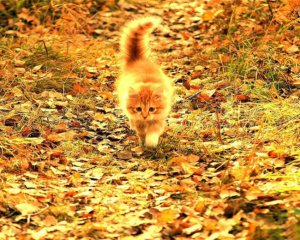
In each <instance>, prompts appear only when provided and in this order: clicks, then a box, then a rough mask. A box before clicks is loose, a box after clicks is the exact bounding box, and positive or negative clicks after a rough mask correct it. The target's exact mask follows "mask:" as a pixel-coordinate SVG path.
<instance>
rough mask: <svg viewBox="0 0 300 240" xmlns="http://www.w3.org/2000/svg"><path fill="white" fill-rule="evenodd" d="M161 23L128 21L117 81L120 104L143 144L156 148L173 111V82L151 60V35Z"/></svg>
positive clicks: (139, 20) (154, 20)
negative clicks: (149, 39) (149, 42)
mask: <svg viewBox="0 0 300 240" xmlns="http://www.w3.org/2000/svg"><path fill="white" fill-rule="evenodd" d="M157 24H158V20H157V19H155V18H142V19H138V20H135V21H132V22H130V23H129V24H127V25H126V26H125V28H124V30H123V33H122V36H121V44H120V45H121V55H122V70H121V74H120V77H119V79H118V81H117V86H116V87H117V92H118V98H119V103H120V106H121V108H122V110H123V111H124V113H125V114H126V115H127V117H128V118H129V122H130V127H131V128H132V129H134V130H135V131H136V132H137V134H138V136H139V138H140V141H141V142H142V143H145V145H146V146H148V147H156V146H157V144H158V141H159V137H160V135H161V134H162V133H163V131H164V128H165V121H166V118H167V116H168V114H169V112H170V110H171V105H172V96H173V85H172V83H171V81H170V80H169V79H168V78H167V76H166V75H165V74H164V73H163V71H162V70H161V68H160V67H159V66H158V65H157V64H156V63H154V62H152V61H151V60H150V59H149V50H148V49H149V48H148V45H147V44H148V35H149V33H150V32H151V31H152V30H153V28H154V27H155V26H156V25H157Z"/></svg>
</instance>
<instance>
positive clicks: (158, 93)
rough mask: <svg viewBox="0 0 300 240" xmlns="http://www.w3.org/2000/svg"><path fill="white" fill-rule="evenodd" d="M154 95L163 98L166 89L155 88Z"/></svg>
mask: <svg viewBox="0 0 300 240" xmlns="http://www.w3.org/2000/svg"><path fill="white" fill-rule="evenodd" d="M153 96H154V98H156V99H161V98H162V97H163V96H164V91H163V90H161V89H155V90H154V91H153Z"/></svg>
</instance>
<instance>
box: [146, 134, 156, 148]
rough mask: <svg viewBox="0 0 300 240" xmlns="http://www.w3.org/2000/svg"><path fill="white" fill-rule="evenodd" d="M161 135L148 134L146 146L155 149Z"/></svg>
mask: <svg viewBox="0 0 300 240" xmlns="http://www.w3.org/2000/svg"><path fill="white" fill-rule="evenodd" d="M158 140H159V135H158V134H148V135H147V136H146V139H145V146H146V147H151V148H155V147H156V146H157V144H158Z"/></svg>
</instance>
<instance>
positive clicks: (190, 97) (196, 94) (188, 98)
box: [186, 91, 202, 100]
mask: <svg viewBox="0 0 300 240" xmlns="http://www.w3.org/2000/svg"><path fill="white" fill-rule="evenodd" d="M201 92H202V91H199V92H196V93H195V94H193V95H191V96H189V97H187V98H186V100H193V99H194V98H196V97H198V96H199V95H200V94H201Z"/></svg>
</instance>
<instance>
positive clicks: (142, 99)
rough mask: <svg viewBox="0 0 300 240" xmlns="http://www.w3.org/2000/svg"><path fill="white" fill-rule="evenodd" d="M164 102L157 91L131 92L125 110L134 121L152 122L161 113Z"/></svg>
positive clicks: (142, 90)
mask: <svg viewBox="0 0 300 240" xmlns="http://www.w3.org/2000/svg"><path fill="white" fill-rule="evenodd" d="M164 108H165V106H164V101H163V97H162V93H161V92H159V90H150V89H147V88H145V89H141V90H139V91H136V90H132V91H131V92H130V93H129V97H128V101H127V110H128V112H129V113H130V115H131V117H132V118H134V119H136V120H153V119H155V118H157V116H159V114H161V113H162V111H163V109H164Z"/></svg>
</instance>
